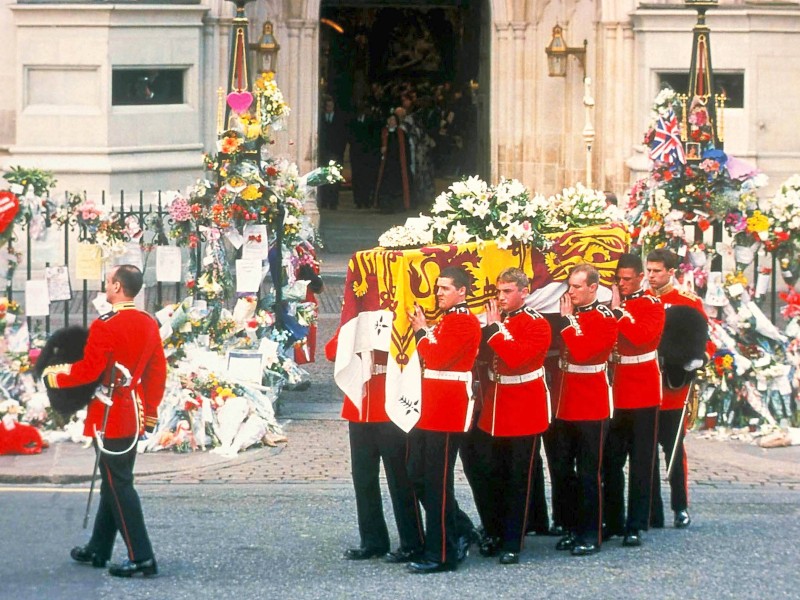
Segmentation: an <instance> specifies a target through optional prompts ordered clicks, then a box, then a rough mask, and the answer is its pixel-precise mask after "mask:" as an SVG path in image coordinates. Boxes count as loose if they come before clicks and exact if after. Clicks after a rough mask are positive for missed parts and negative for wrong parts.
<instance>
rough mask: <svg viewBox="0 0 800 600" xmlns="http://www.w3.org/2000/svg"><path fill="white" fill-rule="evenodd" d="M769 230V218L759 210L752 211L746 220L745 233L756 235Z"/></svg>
mask: <svg viewBox="0 0 800 600" xmlns="http://www.w3.org/2000/svg"><path fill="white" fill-rule="evenodd" d="M768 229H769V217H767V215H765V214H763V213H762V212H761V211H760V210H755V211H753V214H752V216H750V217H748V218H747V231H750V232H755V233H758V232H760V231H767V230H768Z"/></svg>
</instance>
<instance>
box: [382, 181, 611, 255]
mask: <svg viewBox="0 0 800 600" xmlns="http://www.w3.org/2000/svg"><path fill="white" fill-rule="evenodd" d="M614 218H615V217H614V215H613V214H612V213H611V212H610V211H609V210H608V207H607V202H606V199H605V195H604V194H603V193H602V192H599V191H597V190H591V189H588V188H586V187H585V186H583V185H581V184H577V185H576V186H575V187H571V188H567V189H564V190H563V191H562V192H561V193H560V194H556V195H554V196H550V197H549V198H546V197H545V196H543V195H541V194H532V193H531V192H530V191H529V190H528V189H527V188H526V187H525V186H524V185H523V184H522V183H520V182H519V181H517V180H516V179H505V178H504V179H501V180H500V182H499V183H498V184H497V185H494V186H491V185H489V184H488V183H486V182H485V181H483V180H482V179H480V178H479V177H476V176H473V177H468V178H465V179H463V180H462V181H457V182H455V183H453V184H452V185H451V186H450V187H449V188H448V190H447V191H445V192H443V193H442V194H440V195H439V196H438V197H437V198H436V200H435V201H434V203H433V207H432V209H431V215H430V217H425V216H421V218H420V219H418V220H416V221H415V222H414V223H413V224H412V225H411V226H402V227H393V228H392V229H390V230H389V231H387V232H386V233H384V234H383V235H382V236H381V238H380V240H379V244H380V245H381V246H382V247H384V248H411V247H419V246H422V245H426V244H430V243H433V244H465V243H468V242H478V243H480V242H483V241H486V240H495V241H496V242H497V246H498V247H499V248H500V249H506V248H509V247H511V246H512V245H513V244H516V243H520V244H532V245H533V246H535V247H537V248H539V249H544V248H547V247H548V246H549V245H550V242H549V240H548V238H547V237H546V234H548V233H560V232H564V231H566V230H567V229H572V228H580V227H587V226H590V225H599V224H604V223H609V222H611V221H613V220H614Z"/></svg>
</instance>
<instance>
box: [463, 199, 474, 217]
mask: <svg viewBox="0 0 800 600" xmlns="http://www.w3.org/2000/svg"><path fill="white" fill-rule="evenodd" d="M459 208H460V209H461V210H463V211H464V212H466V213H467V214H470V215H474V214H475V198H472V197H470V196H467V197H466V198H462V199H461V203H460V205H459Z"/></svg>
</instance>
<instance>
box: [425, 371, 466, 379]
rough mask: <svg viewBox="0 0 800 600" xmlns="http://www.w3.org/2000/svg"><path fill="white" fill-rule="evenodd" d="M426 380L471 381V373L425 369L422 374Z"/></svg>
mask: <svg viewBox="0 0 800 600" xmlns="http://www.w3.org/2000/svg"><path fill="white" fill-rule="evenodd" d="M422 376H423V377H424V378H425V379H444V380H445V381H470V380H471V379H472V372H471V371H437V370H435V369H425V372H424V373H423V374H422Z"/></svg>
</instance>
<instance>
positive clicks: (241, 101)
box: [228, 92, 253, 115]
mask: <svg viewBox="0 0 800 600" xmlns="http://www.w3.org/2000/svg"><path fill="white" fill-rule="evenodd" d="M251 104H253V94H251V93H250V92H231V93H230V94H228V106H230V107H231V108H232V109H233V111H234V112H235V113H236V114H239V115H241V114H242V113H245V112H247V109H248V108H250V105H251Z"/></svg>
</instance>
